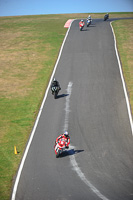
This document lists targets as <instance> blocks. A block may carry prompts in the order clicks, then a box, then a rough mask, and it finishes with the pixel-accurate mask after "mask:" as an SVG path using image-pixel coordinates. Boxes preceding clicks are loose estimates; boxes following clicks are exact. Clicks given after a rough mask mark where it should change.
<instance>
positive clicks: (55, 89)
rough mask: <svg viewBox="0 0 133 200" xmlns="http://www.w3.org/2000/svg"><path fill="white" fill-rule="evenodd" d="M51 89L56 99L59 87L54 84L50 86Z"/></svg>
mask: <svg viewBox="0 0 133 200" xmlns="http://www.w3.org/2000/svg"><path fill="white" fill-rule="evenodd" d="M51 90H52V94H53V95H54V98H55V99H56V98H57V96H58V93H59V87H57V86H54V87H52V88H51Z"/></svg>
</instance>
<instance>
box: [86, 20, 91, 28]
mask: <svg viewBox="0 0 133 200" xmlns="http://www.w3.org/2000/svg"><path fill="white" fill-rule="evenodd" d="M91 21H92V20H91V19H87V27H89V26H90V25H91Z"/></svg>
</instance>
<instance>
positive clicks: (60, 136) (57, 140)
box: [55, 131, 70, 149]
mask: <svg viewBox="0 0 133 200" xmlns="http://www.w3.org/2000/svg"><path fill="white" fill-rule="evenodd" d="M61 138H63V139H65V141H66V148H67V149H68V148H69V144H70V136H69V133H68V132H67V131H65V132H64V133H63V134H61V135H59V136H58V137H57V138H56V141H55V144H56V143H58V142H59V140H60V139H61Z"/></svg>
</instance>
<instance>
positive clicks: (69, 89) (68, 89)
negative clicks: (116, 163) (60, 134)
mask: <svg viewBox="0 0 133 200" xmlns="http://www.w3.org/2000/svg"><path fill="white" fill-rule="evenodd" d="M72 85H73V83H72V82H69V84H68V87H67V94H68V96H67V97H66V104H65V121H64V131H67V130H68V123H69V112H70V97H71V93H72ZM70 148H71V149H75V147H74V146H71V145H70ZM70 163H71V165H72V166H73V170H74V171H76V173H77V174H78V176H79V177H80V179H81V180H82V181H83V182H84V183H85V184H86V185H87V186H88V187H89V188H90V189H91V191H92V192H94V193H95V194H96V195H97V196H98V197H99V198H100V199H102V200H109V199H107V198H106V197H105V196H104V195H102V194H101V193H100V192H99V190H98V189H97V188H95V187H94V186H93V185H92V184H91V183H90V181H88V180H87V178H86V177H85V175H84V174H83V172H82V171H81V169H80V168H79V166H78V164H77V162H76V159H75V156H74V155H70Z"/></svg>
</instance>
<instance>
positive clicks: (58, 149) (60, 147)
mask: <svg viewBox="0 0 133 200" xmlns="http://www.w3.org/2000/svg"><path fill="white" fill-rule="evenodd" d="M65 149H66V140H65V139H64V138H61V139H59V141H58V142H55V145H54V151H55V155H56V158H58V157H59V156H60V155H61V154H62V152H63V151H64V150H65Z"/></svg>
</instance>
